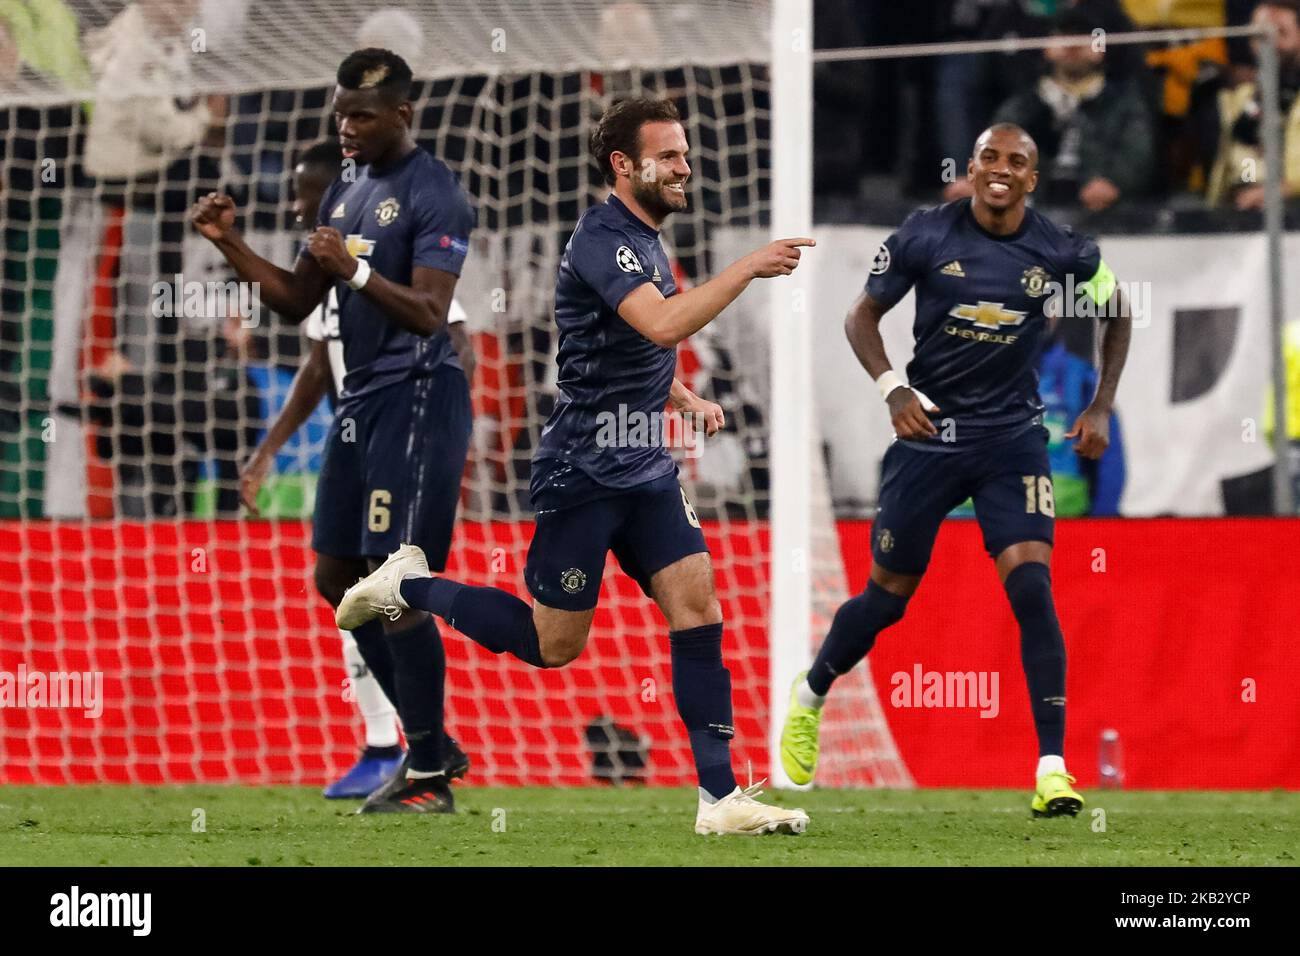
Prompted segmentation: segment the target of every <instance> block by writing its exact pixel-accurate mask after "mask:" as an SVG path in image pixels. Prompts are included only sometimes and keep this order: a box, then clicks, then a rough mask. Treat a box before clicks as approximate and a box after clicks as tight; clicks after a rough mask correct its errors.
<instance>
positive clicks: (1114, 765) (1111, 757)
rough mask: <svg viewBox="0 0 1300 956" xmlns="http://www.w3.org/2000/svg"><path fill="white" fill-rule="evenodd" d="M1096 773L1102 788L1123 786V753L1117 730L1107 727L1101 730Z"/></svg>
mask: <svg viewBox="0 0 1300 956" xmlns="http://www.w3.org/2000/svg"><path fill="white" fill-rule="evenodd" d="M1097 773H1098V776H1099V777H1100V778H1101V786H1102V788H1103V789H1106V790H1118V789H1119V788H1120V787H1122V786H1124V754H1123V752H1122V751H1121V750H1120V746H1119V731H1118V730H1114V729H1112V728H1109V727H1107V728H1106V729H1105V730H1103V731H1102V732H1101V746H1100V747H1099V748H1098V756H1097Z"/></svg>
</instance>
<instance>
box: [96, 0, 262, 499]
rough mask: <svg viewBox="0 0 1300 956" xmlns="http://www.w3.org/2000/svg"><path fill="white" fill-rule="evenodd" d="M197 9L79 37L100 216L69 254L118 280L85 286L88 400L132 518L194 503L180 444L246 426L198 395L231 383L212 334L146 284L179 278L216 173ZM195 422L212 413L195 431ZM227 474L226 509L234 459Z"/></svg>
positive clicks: (163, 4) (140, 2)
mask: <svg viewBox="0 0 1300 956" xmlns="http://www.w3.org/2000/svg"><path fill="white" fill-rule="evenodd" d="M195 11H196V2H195V0H134V2H132V3H130V4H129V5H128V6H126V7H125V8H124V9H123V10H122V11H121V13H119V14H118V15H117V16H116V17H114V18H113V20H112V21H111V22H110V23H109V24H108V25H107V26H106V27H104V28H103V29H102V30H99V31H96V32H95V33H94V34H92V35H91V36H90V37H88V39H87V44H86V45H87V50H88V55H89V59H90V64H91V69H92V72H93V75H94V79H95V83H96V87H95V89H96V98H95V103H94V111H93V113H92V114H91V120H90V125H89V130H88V132H87V136H86V146H85V157H84V165H85V168H86V171H87V172H88V173H89V174H90V175H92V176H95V177H96V178H98V180H99V189H98V196H99V199H100V202H101V205H102V208H101V210H100V212H101V218H102V224H101V227H100V228H101V234H100V236H98V237H97V238H96V239H95V240H93V241H92V244H91V248H90V249H82V250H79V252H80V253H81V258H82V260H83V262H82V265H83V267H87V266H88V264H89V263H88V262H86V261H85V260H87V259H89V257H90V256H96V257H98V258H99V259H100V262H101V268H100V269H98V270H97V271H98V272H99V274H100V275H101V277H102V276H103V275H104V274H105V273H106V272H108V271H110V270H107V269H105V268H103V267H102V265H103V263H104V261H105V258H108V259H110V260H111V259H116V260H117V274H118V280H117V282H116V283H115V286H114V288H113V289H112V290H108V289H105V288H104V287H103V286H102V285H101V287H100V288H99V289H97V290H96V296H95V301H96V306H97V309H96V312H95V314H94V315H92V319H91V333H90V334H91V342H90V349H89V350H88V354H89V356H90V361H91V365H92V367H91V369H90V370H89V371H90V373H91V376H92V377H91V380H90V382H89V385H90V387H91V389H92V392H93V395H94V397H95V398H96V399H98V400H100V401H104V400H108V399H112V400H113V401H114V402H115V403H117V404H118V405H119V406H120V407H118V408H116V409H115V410H114V412H113V414H112V418H113V423H112V424H113V427H112V429H111V432H110V434H109V435H107V436H105V435H101V436H100V439H99V441H98V442H97V445H98V447H99V450H100V453H101V454H105V453H107V454H109V455H112V456H113V457H114V459H115V463H116V465H117V467H118V479H119V500H118V507H119V509H120V510H121V512H122V513H124V514H127V515H129V516H132V517H143V516H146V515H149V514H159V515H174V514H177V513H178V512H179V510H180V509H181V507H182V502H184V503H185V504H187V505H188V504H189V503H190V502H191V499H192V494H190V489H189V488H188V487H187V488H185V489H184V492H185V493H184V495H182V487H181V486H182V483H183V482H188V481H189V480H190V479H191V478H192V472H193V469H192V467H190V465H191V463H190V461H189V456H190V452H191V450H193V449H195V448H199V449H209V450H210V449H217V450H219V451H220V452H230V453H233V452H232V451H231V450H232V449H234V448H236V447H238V442H237V441H235V440H233V439H232V438H231V435H235V436H238V434H239V433H240V432H241V431H242V430H243V428H244V426H243V424H242V416H241V415H240V414H239V412H240V409H241V408H242V407H243V405H244V404H245V403H244V401H243V400H242V397H241V396H240V395H238V394H232V395H223V396H222V400H220V401H209V400H208V396H209V394H211V393H213V392H220V391H221V390H222V387H223V386H225V385H232V386H235V387H237V386H238V385H239V384H241V383H233V382H226V381H225V380H224V379H223V378H222V374H221V371H220V369H219V368H217V367H216V366H215V365H214V364H213V363H214V361H215V357H216V355H217V349H218V347H217V345H216V342H215V341H214V340H213V338H212V336H213V334H215V333H213V330H209V329H196V328H195V327H193V326H191V327H188V328H187V327H184V326H183V325H182V322H181V320H180V318H179V317H177V316H171V315H155V314H154V311H155V310H153V308H152V304H153V303H152V298H153V297H152V294H151V293H152V288H153V284H154V283H155V282H156V281H159V280H160V279H161V280H162V281H166V282H169V283H170V282H172V281H174V280H173V277H174V276H176V275H181V276H182V281H183V280H184V276H183V273H184V268H183V267H184V261H183V257H182V254H181V249H182V244H183V240H184V236H185V229H186V226H185V214H186V212H187V210H188V209H189V206H190V203H191V202H192V200H193V198H194V196H195V194H197V193H198V192H202V191H206V190H208V189H212V188H215V186H216V183H217V180H218V178H219V175H220V169H219V166H218V162H217V156H216V150H217V149H219V148H220V147H221V146H222V144H223V141H224V126H225V117H226V113H227V106H228V104H227V101H226V98H225V97H222V96H206V97H200V96H196V95H194V94H193V87H194V82H193V64H192V57H193V56H194V55H195V54H194V53H193V52H192V48H191V34H190V33H189V30H188V28H189V26H190V23H191V20H192V18H193V16H194V14H195ZM113 293H116V294H115V295H114V294H113ZM213 318H214V320H215V321H218V322H219V321H223V320H224V316H221V317H213ZM146 383H147V384H148V386H149V387H148V390H147V392H146V390H145V389H144V385H145V384H146ZM146 394H147V396H148V398H147V400H146V397H145V396H146ZM100 411H101V412H102V409H100ZM203 416H210V417H211V418H212V419H213V421H212V426H211V428H210V429H209V430H208V431H207V432H206V433H205V430H204V428H203V422H202V421H201V420H200V419H201V418H202V417H203ZM145 449H150V450H151V451H152V452H153V455H154V456H156V457H153V458H152V459H151V461H150V469H149V471H150V473H149V474H147V475H146V474H145V473H144V471H143V467H142V462H141V461H140V457H139V456H140V455H141V454H142V453H143V451H144V450H145ZM220 464H221V463H220V460H219V461H218V468H219V470H221V469H220ZM225 470H226V471H228V472H229V477H230V482H229V484H230V489H231V491H232V493H233V498H231V500H232V502H233V503H232V510H237V508H238V503H237V502H238V498H237V489H235V473H234V464H233V462H232V463H231V464H230V466H229V467H228V468H226V469H225ZM141 485H143V486H145V487H144V489H141V487H140V486H141ZM227 497H231V496H229V495H228V496H227Z"/></svg>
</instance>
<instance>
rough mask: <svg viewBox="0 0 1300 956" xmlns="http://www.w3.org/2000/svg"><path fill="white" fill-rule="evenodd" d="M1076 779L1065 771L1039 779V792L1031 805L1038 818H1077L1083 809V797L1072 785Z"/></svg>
mask: <svg viewBox="0 0 1300 956" xmlns="http://www.w3.org/2000/svg"><path fill="white" fill-rule="evenodd" d="M1072 783H1074V777H1073V776H1072V775H1070V774H1068V773H1066V772H1065V771H1064V770H1052V771H1050V772H1048V773H1045V774H1043V775H1042V776H1041V777H1039V778H1038V790H1037V792H1036V793H1035V794H1034V799H1033V800H1032V801H1031V802H1030V804H1029V809H1031V810H1033V811H1034V816H1036V817H1061V816H1067V815H1068V816H1075V815H1076V814H1078V812H1079V811H1080V810H1082V809H1083V797H1082V796H1081V795H1080V794H1078V793H1076V792H1075V790H1074V789H1073V787H1071V786H1070V785H1071V784H1072Z"/></svg>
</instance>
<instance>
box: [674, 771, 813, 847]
mask: <svg viewBox="0 0 1300 956" xmlns="http://www.w3.org/2000/svg"><path fill="white" fill-rule="evenodd" d="M762 785H763V781H762V780H760V781H759V782H758V783H755V784H751V785H750V786H748V787H745V788H744V789H743V790H742V789H741V788H740V787H737V788H736V789H735V790H733V791H731V793H729V794H727V795H726V796H725V797H723V798H722V799H721V800H719V801H717V802H716V803H709V802H708V801H707V800H705V799H704V797H703V796H701V797H700V807H699V810H698V811H697V812H696V814H695V832H696V833H702V834H708V833H718V834H729V835H732V836H762V835H763V834H765V833H792V834H793V833H803V832H804V831H805V830H806V829H808V814H806V813H804V812H803V810H801V809H798V808H795V809H793V810H791V809H787V808H786V807H773V806H769V805H768V804H766V803H759V802H758V800H756V799H755V797H758V796H761V795H762V793H763V791H762V790H760V789H759V787H761V786H762Z"/></svg>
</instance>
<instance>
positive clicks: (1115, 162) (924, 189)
mask: <svg viewBox="0 0 1300 956" xmlns="http://www.w3.org/2000/svg"><path fill="white" fill-rule="evenodd" d="M864 6H866V5H863V4H859V3H854V2H851V0H823V2H819V3H817V4H816V8H815V9H816V14H815V15H816V18H817V22H816V28H815V32H816V36H817V38H818V41H817V42H818V46H819V48H832V47H857V46H878V45H893V44H903V43H907V44H913V43H941V42H960V41H970V40H999V39H1009V38H1016V37H1035V36H1049V35H1081V34H1083V35H1089V36H1092V37H1094V41H1093V42H1092V43H1090V44H1084V45H1079V46H1057V47H1052V48H1049V49H1047V50H1045V51H1021V52H1015V53H976V54H957V55H944V56H931V57H909V58H901V59H891V60H875V61H850V62H844V63H840V62H830V63H823V64H821V65H819V67H818V69H817V74H816V80H815V83H816V90H817V96H816V109H817V115H816V122H815V135H816V137H817V148H816V150H815V152H814V156H815V164H816V170H815V182H816V190H817V193H818V196H819V199H821V200H822V206H823V207H826V208H827V212H828V214H829V215H834V213H833V210H832V209H831V208H830V207H831V205H832V204H831V201H830V200H832V199H833V200H835V201H843V200H844V199H846V198H847V199H860V200H863V201H865V202H866V204H867V208H872V205H873V204H874V206H875V208H879V207H880V205H881V204H882V203H884V202H885V201H886V197H888V196H890V195H894V194H897V192H898V187H899V185H900V184H901V186H902V193H903V195H904V196H905V197H906V199H907V201H909V202H910V201H914V200H915V199H918V198H920V199H937V198H939V196H941V195H942V196H943V197H944V198H947V199H952V198H956V197H957V196H960V195H963V194H964V193H965V192H966V190H967V188H968V187H967V186H966V184H965V183H964V181H962V176H961V175H960V174H961V173H962V172H964V166H965V157H966V156H967V155H968V152H969V149H970V144H971V143H972V142H973V141H974V139H975V136H976V135H977V133H978V131H979V130H981V129H983V128H984V127H985V126H986V125H988V124H989V123H990V122H993V121H997V120H1010V121H1012V122H1016V123H1018V124H1020V125H1022V126H1024V127H1025V128H1026V129H1028V130H1029V131H1030V132H1031V133H1032V134H1033V136H1034V138H1035V139H1036V140H1037V142H1038V144H1039V147H1040V149H1041V151H1042V164H1041V168H1042V174H1043V182H1042V184H1041V186H1040V196H1039V201H1040V202H1045V203H1046V204H1049V205H1052V206H1054V207H1060V208H1062V209H1071V208H1072V209H1074V210H1076V211H1077V212H1078V213H1079V214H1080V215H1083V216H1086V215H1087V214H1096V213H1101V212H1103V211H1107V210H1112V209H1123V208H1124V207H1125V206H1129V207H1130V208H1138V209H1141V210H1142V211H1143V213H1142V214H1143V215H1144V216H1145V215H1147V214H1148V213H1149V210H1150V209H1151V208H1152V206H1153V205H1162V206H1167V207H1172V208H1174V209H1189V210H1196V209H1206V208H1210V209H1213V210H1215V211H1217V212H1226V211H1230V210H1257V209H1259V208H1260V207H1261V206H1262V203H1263V192H1264V191H1263V186H1262V185H1261V183H1262V179H1263V174H1262V172H1260V173H1259V175H1258V176H1257V177H1255V178H1254V179H1253V180H1252V178H1251V175H1250V174H1249V173H1247V174H1245V175H1243V170H1252V169H1253V170H1262V164H1261V156H1260V149H1261V146H1260V102H1259V85H1258V82H1257V69H1258V67H1257V56H1256V51H1255V50H1254V49H1253V48H1252V41H1251V40H1250V39H1240V38H1234V39H1229V40H1224V39H1223V38H1210V39H1204V40H1199V41H1193V42H1185V43H1177V44H1164V43H1162V44H1151V45H1119V44H1116V45H1110V44H1107V43H1106V42H1105V41H1106V38H1107V36H1108V35H1110V34H1115V33H1120V32H1126V31H1133V30H1149V29H1165V28H1196V27H1212V26H1223V25H1225V24H1226V25H1232V26H1242V25H1247V24H1263V23H1266V22H1267V23H1271V24H1272V25H1273V26H1274V27H1275V28H1276V30H1277V40H1276V48H1277V51H1278V56H1279V60H1280V63H1281V74H1282V75H1281V103H1280V107H1281V111H1282V116H1283V119H1284V127H1285V143H1284V166H1285V192H1286V195H1287V197H1288V199H1290V200H1294V199H1297V198H1300V98H1297V95H1296V94H1297V91H1300V3H1296V2H1295V0H1268V2H1261V0H1073V2H1071V0H919V2H915V3H908V4H885V3H880V4H871V5H870V7H871V9H872V13H871V15H870V16H864V15H863V14H864ZM1098 31H1101V32H1098ZM882 131H885V132H886V135H883V136H882V135H881V132H882ZM1248 160H1250V161H1253V162H1249V163H1248V162H1247V161H1248ZM954 164H955V167H956V170H957V173H958V175H957V176H956V177H955V178H953V177H952V176H951V171H952V169H953V168H954ZM945 171H948V173H949V176H948V177H947V178H946V179H945V177H944V173H945Z"/></svg>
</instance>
